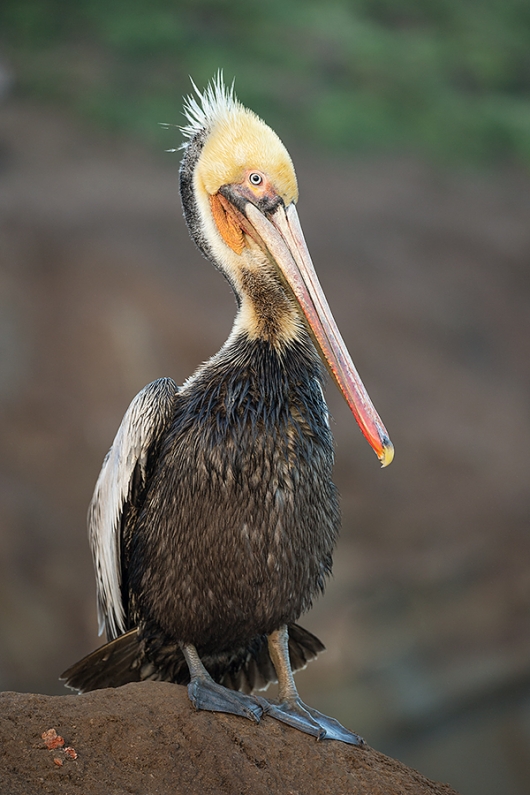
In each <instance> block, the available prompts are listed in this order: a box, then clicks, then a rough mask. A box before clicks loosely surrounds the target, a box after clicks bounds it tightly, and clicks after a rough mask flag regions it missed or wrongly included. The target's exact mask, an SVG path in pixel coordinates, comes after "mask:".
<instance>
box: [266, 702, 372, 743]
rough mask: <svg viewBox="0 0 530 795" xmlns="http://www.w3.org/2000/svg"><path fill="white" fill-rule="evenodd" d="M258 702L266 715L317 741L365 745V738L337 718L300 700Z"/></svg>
mask: <svg viewBox="0 0 530 795" xmlns="http://www.w3.org/2000/svg"><path fill="white" fill-rule="evenodd" d="M256 700H257V701H259V703H260V704H261V706H262V707H263V713H264V714H265V715H270V717H271V718H275V719H276V720H279V721H281V722H282V723H286V724H287V725H288V726H292V727H293V728H294V729H298V730H299V731H302V732H305V733H306V734H311V735H312V736H313V737H316V738H317V740H340V742H343V743H348V744H349V745H359V746H361V745H364V740H363V738H362V737H359V735H358V734H355V733H354V732H351V731H350V730H349V729H346V728H345V727H344V726H342V724H340V723H339V722H338V720H335V718H329V717H328V716H327V715H323V714H322V713H321V712H319V711H318V710H316V709H313V708H312V707H308V706H307V704H304V703H303V701H301V699H299V698H295V699H289V700H287V701H283V702H281V703H280V704H275V703H273V702H271V701H267V699H265V698H261V697H257V698H256Z"/></svg>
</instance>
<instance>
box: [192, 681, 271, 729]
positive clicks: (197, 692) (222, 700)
mask: <svg viewBox="0 0 530 795" xmlns="http://www.w3.org/2000/svg"><path fill="white" fill-rule="evenodd" d="M188 696H189V698H190V701H191V703H192V704H193V706H194V707H195V709H197V710H199V709H205V710H208V711H209V712H229V713H230V714H232V715H241V716H242V717H243V718H248V719H249V720H253V721H255V722H256V723H259V721H260V718H261V716H262V714H263V709H262V707H261V706H260V704H258V702H257V700H256V699H254V698H252V696H247V695H245V694H244V693H239V692H237V691H235V690H228V689H227V688H226V687H223V685H219V684H217V682H214V680H213V679H210V677H197V678H196V679H192V680H191V682H190V683H189V685H188Z"/></svg>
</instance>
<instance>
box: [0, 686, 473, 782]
mask: <svg viewBox="0 0 530 795" xmlns="http://www.w3.org/2000/svg"><path fill="white" fill-rule="evenodd" d="M355 728H357V727H355ZM56 737H58V738H59V740H61V741H63V742H64V745H62V744H61V743H59V742H55V741H52V740H55V738H56ZM50 738H52V739H50ZM0 747H1V748H2V755H1V757H0V792H1V793H2V794H3V795H4V794H5V795H37V793H38V795H42V793H46V792H49V793H54V795H125V793H128V794H131V793H133V794H134V795H151V793H153V795H154V793H157V795H180V794H181V793H182V794H183V795H184V793H185V794H186V795H214V794H215V795H224V794H225V793H226V795H244V793H252V795H270V793H281V795H311V793H315V795H316V794H317V793H318V795H322V794H323V793H325V794H326V795H335V794H336V795H339V793H340V795H344V793H352V795H405V793H406V795H457V794H456V793H455V790H453V789H451V788H450V787H449V786H447V785H445V784H436V783H434V782H432V781H429V780H428V779H426V778H425V777H424V776H422V775H421V774H420V773H417V772H416V771H415V770H411V769H410V768H408V767H406V766H405V765H403V764H401V763H400V762H397V761H395V760H393V759H390V758H389V757H387V756H384V755H383V754H380V753H378V752H377V751H374V750H373V749H372V748H370V747H369V746H366V747H364V748H355V747H352V746H347V745H344V744H342V743H337V742H329V741H328V742H326V741H324V742H321V743H317V742H316V741H315V740H314V739H313V738H312V737H309V736H307V735H304V734H302V733H300V732H298V731H295V730H294V729H290V728H289V727H287V726H284V725H282V724H280V723H278V722H277V721H274V720H272V719H270V718H264V719H263V720H262V722H261V724H260V725H255V724H252V723H251V722H250V721H246V720H243V719H242V718H238V717H234V716H231V715H223V714H219V713H217V714H212V713H208V712H195V711H194V710H193V708H192V706H191V704H190V702H189V701H188V698H187V693H186V690H185V688H183V687H180V686H178V685H171V684H167V683H164V682H143V683H141V684H130V685H126V686H125V687H121V688H119V689H116V690H99V691H95V692H92V693H87V694H85V695H82V696H74V695H72V696H41V695H33V694H26V693H11V692H6V693H0Z"/></svg>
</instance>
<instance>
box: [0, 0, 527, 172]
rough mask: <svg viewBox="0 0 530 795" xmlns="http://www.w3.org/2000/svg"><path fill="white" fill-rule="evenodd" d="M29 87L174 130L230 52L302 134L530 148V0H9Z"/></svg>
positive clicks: (116, 121) (288, 131) (3, 12)
mask: <svg viewBox="0 0 530 795" xmlns="http://www.w3.org/2000/svg"><path fill="white" fill-rule="evenodd" d="M0 43H1V45H2V50H3V52H4V55H5V56H6V57H7V58H8V60H9V61H10V62H11V64H12V65H13V68H14V71H15V75H16V79H17V85H18V90H19V91H23V92H25V93H29V94H31V95H33V96H40V97H42V98H46V99H55V100H57V101H60V102H62V103H65V104H67V105H68V106H69V107H71V108H73V109H75V110H77V111H78V112H80V113H82V114H84V115H85V116H88V117H90V118H92V119H94V120H96V121H99V122H102V123H104V124H106V125H112V126H114V127H116V128H119V129H123V130H127V131H130V132H133V133H134V134H137V135H140V136H142V137H143V138H144V139H148V140H149V139H150V140H153V141H156V142H157V145H158V144H159V143H160V141H162V143H163V145H167V144H169V145H174V143H175V142H176V140H178V135H175V141H173V140H172V141H169V140H168V134H167V132H166V133H165V135H164V132H163V131H161V130H159V129H158V128H157V126H156V122H158V121H163V122H170V123H177V124H178V123H180V121H181V117H180V115H179V109H180V106H181V97H182V94H185V93H188V92H189V86H190V84H189V78H188V75H192V76H193V78H194V80H195V81H196V83H197V84H198V85H199V86H203V85H204V84H205V83H206V82H207V81H208V79H209V78H210V77H212V75H214V73H215V72H216V71H217V69H218V68H219V67H221V68H223V70H224V74H225V77H226V78H227V79H229V80H231V79H232V78H233V77H234V76H235V77H236V87H237V91H238V94H239V96H240V98H241V99H242V100H243V101H244V102H245V103H246V104H248V105H250V106H251V107H253V108H254V109H255V110H256V111H257V112H258V113H260V114H261V115H262V116H264V117H265V118H266V119H267V120H268V121H269V122H270V123H271V124H272V125H273V126H276V127H277V129H278V130H279V131H280V132H281V134H282V135H283V136H284V137H285V138H288V139H290V140H291V141H292V140H293V139H294V138H297V139H300V140H302V141H304V140H305V141H306V142H311V143H317V144H321V145H322V144H324V145H326V146H328V147H331V148H335V149H342V150H349V151H358V150H381V149H386V150H388V149H400V150H403V149H407V150H410V151H420V152H421V153H427V154H431V155H435V156H443V157H446V156H449V157H451V158H458V159H463V160H468V161H474V162H484V161H495V160H502V159H504V160H506V159H507V160H512V161H513V160H515V161H518V162H524V163H526V164H529V163H530V2H529V0H504V1H503V0H321V1H320V2H314V1H313V0H171V1H170V0H2V4H1V5H0Z"/></svg>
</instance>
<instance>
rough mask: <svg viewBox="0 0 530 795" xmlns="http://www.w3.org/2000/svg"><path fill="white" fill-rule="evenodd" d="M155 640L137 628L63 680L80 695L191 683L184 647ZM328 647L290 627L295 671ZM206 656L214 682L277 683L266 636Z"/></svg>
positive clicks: (246, 686)
mask: <svg viewBox="0 0 530 795" xmlns="http://www.w3.org/2000/svg"><path fill="white" fill-rule="evenodd" d="M156 640H157V641H158V639H156ZM154 641H155V639H151V640H150V641H145V640H142V639H141V638H140V635H139V632H138V628H137V627H135V628H134V629H131V630H129V632H126V633H125V634H124V635H120V636H119V637H118V638H115V639H114V640H111V641H110V642H109V643H106V644H105V645H104V646H101V647H100V648H99V649H96V650H95V651H93V652H92V653H91V654H89V655H87V656H86V657H84V658H83V659H82V660H80V661H79V662H77V663H75V664H74V665H72V666H71V667H70V668H68V669H67V670H66V671H65V672H64V673H63V674H62V675H61V679H62V680H64V681H65V684H66V686H67V687H70V688H72V689H74V690H77V691H78V692H80V693H86V692H88V691H89V690H99V689H101V688H104V687H120V686H121V685H125V684H128V683H129V682H141V681H145V680H147V679H154V680H159V681H165V682H174V683H176V684H182V685H185V684H188V682H189V680H190V677H189V671H188V666H187V665H186V661H185V660H184V655H183V654H182V651H181V649H180V647H179V645H178V644H177V643H173V642H165V643H158V642H154ZM324 648H325V647H324V645H323V644H322V643H321V642H320V640H319V639H318V638H317V637H315V635H313V634H311V632H308V631H307V630H306V629H303V628H302V627H300V626H299V625H298V624H291V625H290V626H289V657H290V660H291V667H292V669H293V671H298V670H300V669H302V668H305V667H306V665H307V663H308V662H309V661H310V660H313V659H314V658H315V657H316V656H317V654H319V653H320V652H321V651H323V650H324ZM201 659H202V661H203V663H204V665H205V667H206V669H207V670H208V671H209V672H210V674H211V676H212V677H213V678H214V679H215V681H216V682H220V683H221V684H223V685H224V686H225V687H228V688H229V689H231V690H241V691H243V692H244V693H251V692H252V691H253V690H264V689H265V688H267V687H268V685H269V684H270V683H271V682H276V681H277V677H276V671H275V670H274V666H273V664H272V660H271V658H270V655H269V650H268V646H267V638H266V636H265V635H262V636H258V637H257V638H254V640H253V641H252V643H251V644H249V646H248V648H246V649H238V650H235V651H233V652H225V653H220V654H215V655H213V654H212V655H202V656H201Z"/></svg>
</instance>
